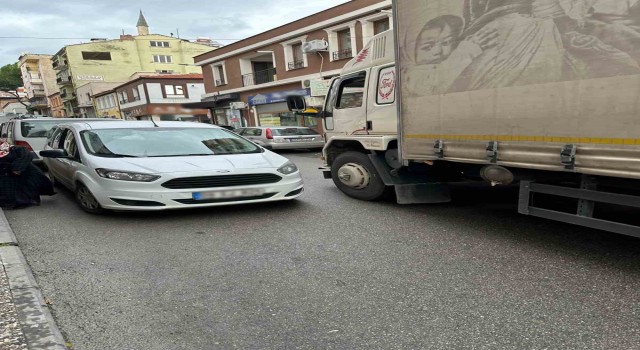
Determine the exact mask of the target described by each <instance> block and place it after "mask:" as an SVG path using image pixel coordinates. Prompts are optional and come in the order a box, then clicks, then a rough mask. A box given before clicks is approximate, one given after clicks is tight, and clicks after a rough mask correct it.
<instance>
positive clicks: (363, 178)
mask: <svg viewBox="0 0 640 350" xmlns="http://www.w3.org/2000/svg"><path fill="white" fill-rule="evenodd" d="M338 179H340V182H342V183H343V184H345V185H347V186H349V187H352V188H355V189H363V188H365V187H367V186H368V185H369V181H370V180H371V176H370V175H369V172H368V171H367V169H366V168H365V167H363V166H362V165H360V164H356V163H346V164H344V165H343V166H342V167H340V169H338Z"/></svg>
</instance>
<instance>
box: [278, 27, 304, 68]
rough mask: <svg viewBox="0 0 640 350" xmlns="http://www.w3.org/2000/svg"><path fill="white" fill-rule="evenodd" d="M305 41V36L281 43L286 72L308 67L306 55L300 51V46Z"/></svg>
mask: <svg viewBox="0 0 640 350" xmlns="http://www.w3.org/2000/svg"><path fill="white" fill-rule="evenodd" d="M306 41H307V36H306V35H305V36H302V37H299V38H295V39H292V40H289V41H287V42H284V43H282V46H283V47H284V58H285V60H286V62H287V70H288V71H289V70H293V69H300V68H305V67H307V66H308V64H307V55H306V54H305V53H304V52H303V51H302V44H303V43H304V42H306Z"/></svg>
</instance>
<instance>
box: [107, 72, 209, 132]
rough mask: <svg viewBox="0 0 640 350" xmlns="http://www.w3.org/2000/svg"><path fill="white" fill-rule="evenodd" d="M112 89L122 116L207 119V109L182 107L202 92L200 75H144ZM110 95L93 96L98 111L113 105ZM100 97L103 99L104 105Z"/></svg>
mask: <svg viewBox="0 0 640 350" xmlns="http://www.w3.org/2000/svg"><path fill="white" fill-rule="evenodd" d="M113 92H114V93H115V96H116V101H117V103H118V106H119V109H120V113H121V115H122V118H124V119H128V120H150V119H153V120H178V121H198V122H209V120H210V119H209V116H208V112H209V111H208V110H207V109H201V108H185V107H184V106H183V105H184V104H188V103H194V102H199V101H200V98H201V96H202V95H203V94H204V83H203V81H202V74H159V75H149V76H144V75H143V76H139V77H137V78H134V79H132V80H130V81H127V82H126V83H123V84H121V85H119V86H117V87H115V88H114V89H113ZM109 96H110V95H109V93H108V92H106V93H103V94H98V95H97V96H95V97H96V101H97V104H98V107H97V109H98V110H99V111H102V110H104V109H105V108H109V107H108V106H113V102H112V101H111V100H110V97H109ZM101 100H102V101H105V102H103V103H104V104H103V105H100V104H101V102H100V101H101ZM111 108H112V107H111ZM99 116H100V115H99ZM102 116H104V115H102Z"/></svg>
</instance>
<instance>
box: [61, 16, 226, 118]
mask: <svg viewBox="0 0 640 350" xmlns="http://www.w3.org/2000/svg"><path fill="white" fill-rule="evenodd" d="M137 29H138V35H136V36H133V35H121V36H120V38H119V39H115V40H106V39H92V40H91V42H89V43H83V44H77V45H68V46H65V47H63V48H62V49H60V50H59V51H58V52H57V53H56V54H55V55H54V58H53V67H54V69H55V70H56V72H57V76H56V78H57V79H56V81H57V83H58V87H59V89H60V97H61V98H62V100H63V103H64V105H65V112H66V114H67V116H81V115H83V114H85V115H86V114H87V109H86V107H88V106H82V107H81V106H80V101H79V100H78V91H77V90H78V88H80V87H81V86H83V85H86V84H89V83H113V82H124V81H127V79H128V77H129V76H131V75H132V74H134V73H136V72H151V73H166V74H173V73H178V74H189V73H200V69H199V68H198V67H194V66H192V63H193V57H194V56H197V55H200V54H202V53H205V52H208V51H211V50H215V47H212V46H210V45H208V44H205V43H194V42H190V41H188V40H184V39H179V38H175V37H172V36H166V35H160V34H150V33H149V26H148V25H147V21H146V19H145V18H144V16H143V15H142V12H141V13H140V15H139V18H138V23H137ZM81 108H82V109H81ZM83 112H84V113H83Z"/></svg>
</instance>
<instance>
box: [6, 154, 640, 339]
mask: <svg viewBox="0 0 640 350" xmlns="http://www.w3.org/2000/svg"><path fill="white" fill-rule="evenodd" d="M284 155H285V156H287V157H290V158H291V159H292V160H294V161H295V162H296V163H297V164H298V166H299V167H300V168H301V169H302V171H303V175H304V177H305V181H306V191H305V193H304V195H303V196H302V197H300V199H298V200H296V201H292V202H281V203H273V204H266V205H251V206H235V207H223V208H212V209H205V210H193V211H172V212H158V213H115V214H110V215H104V216H95V215H90V214H86V213H84V212H82V211H81V210H80V209H79V208H77V207H76V206H75V204H74V203H73V201H72V195H71V193H69V192H68V191H65V190H62V189H61V190H60V191H59V192H60V193H59V194H58V195H56V196H54V197H52V198H45V199H44V202H43V205H42V206H41V207H34V208H28V209H24V210H19V211H7V212H6V216H7V218H8V220H9V222H10V224H11V226H12V227H13V229H14V231H15V234H16V236H17V238H18V241H19V243H20V247H21V249H22V251H23V253H24V254H25V256H26V258H27V260H28V262H29V264H30V266H31V268H32V270H33V273H34V275H35V277H36V279H37V281H38V283H39V285H40V287H41V288H42V293H43V295H44V296H45V297H47V298H48V299H49V300H51V301H52V303H53V304H52V305H51V307H52V312H53V314H54V317H55V318H56V320H57V323H58V326H59V327H60V329H61V331H62V332H63V334H64V335H65V337H66V338H67V339H68V340H69V341H70V342H71V343H72V344H73V346H74V349H76V350H96V349H110V350H113V349H141V350H155V349H637V348H640V240H639V239H634V238H630V237H626V236H621V235H616V234H611V233H607V232H601V231H595V230H590V229H586V228H581V227H576V226H571V225H566V224H562V223H557V222H551V221H546V220H543V219H539V218H532V217H526V216H521V215H518V214H517V213H516V212H515V207H514V205H515V202H514V201H513V198H514V193H512V192H510V191H492V190H490V189H486V188H463V189H460V190H459V191H457V194H458V201H457V202H455V203H452V204H446V205H413V206H398V205H396V204H394V203H385V202H382V203H380V202H376V203H371V202H361V201H357V200H353V199H350V198H348V197H346V196H344V195H342V194H341V193H340V192H339V191H338V190H337V189H336V188H335V187H334V186H333V184H332V183H331V181H330V180H324V179H322V176H321V174H320V173H319V172H318V171H317V167H318V166H319V165H320V160H319V159H318V154H317V153H302V152H290V153H284Z"/></svg>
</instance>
